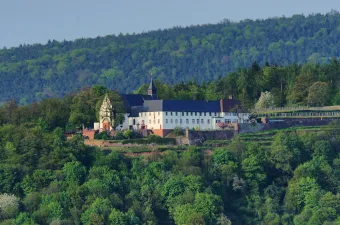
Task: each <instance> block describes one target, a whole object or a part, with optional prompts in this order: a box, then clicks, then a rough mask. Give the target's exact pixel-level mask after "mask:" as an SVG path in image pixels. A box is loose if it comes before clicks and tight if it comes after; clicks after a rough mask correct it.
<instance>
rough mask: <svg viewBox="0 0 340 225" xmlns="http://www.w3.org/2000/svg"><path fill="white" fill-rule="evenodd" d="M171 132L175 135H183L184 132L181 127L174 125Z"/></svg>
mask: <svg viewBox="0 0 340 225" xmlns="http://www.w3.org/2000/svg"><path fill="white" fill-rule="evenodd" d="M171 133H172V134H174V135H175V136H183V135H184V134H185V133H184V130H183V129H182V128H181V127H175V128H174V129H173V131H172V132H171Z"/></svg>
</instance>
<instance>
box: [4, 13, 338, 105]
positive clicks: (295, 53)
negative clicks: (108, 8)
mask: <svg viewBox="0 0 340 225" xmlns="http://www.w3.org/2000/svg"><path fill="white" fill-rule="evenodd" d="M339 39H340V14H339V13H338V12H336V11H332V12H330V13H327V14H325V15H322V14H313V15H309V16H304V15H294V16H292V17H290V18H286V17H280V18H270V19H265V20H243V21H240V22H232V21H229V20H223V21H221V22H220V23H218V24H208V25H200V26H190V27H175V28H172V29H166V30H157V31H152V32H147V33H141V34H126V35H122V34H120V35H118V36H115V35H108V36H105V37H97V38H93V39H90V38H88V39H78V40H75V41H63V42H57V41H48V43H47V44H46V45H41V44H34V45H21V46H19V47H16V48H11V49H2V50H0V80H1V83H0V88H1V90H2V91H1V93H0V103H4V102H6V101H8V100H11V99H12V100H16V101H17V102H18V103H20V104H25V103H31V102H36V101H39V100H41V99H43V98H46V97H61V96H64V95H65V94H67V93H70V92H72V91H77V90H78V89H81V88H82V87H84V86H92V85H94V84H99V85H104V86H106V87H108V88H110V89H113V90H116V91H119V92H132V91H134V90H135V89H137V88H138V87H139V86H140V85H142V84H145V83H147V82H148V80H149V76H150V74H152V75H153V76H154V77H155V78H156V79H159V80H160V81H161V82H164V83H166V84H171V85H174V84H178V83H181V82H187V81H191V80H195V81H196V82H198V83H202V82H208V81H211V80H216V79H217V78H220V77H224V76H226V75H227V73H228V72H234V71H237V69H239V68H247V67H249V66H250V65H251V64H252V62H254V61H256V62H257V63H258V64H259V65H261V66H264V65H265V64H266V63H268V64H269V65H275V64H276V65H278V66H286V65H289V64H292V63H297V64H301V63H305V62H312V63H314V64H323V63H326V62H329V61H330V60H331V58H332V57H335V58H338V57H339V56H340V43H339V42H338V40H339ZM292 72H293V71H292ZM293 75H294V73H293ZM249 85H250V83H249Z"/></svg>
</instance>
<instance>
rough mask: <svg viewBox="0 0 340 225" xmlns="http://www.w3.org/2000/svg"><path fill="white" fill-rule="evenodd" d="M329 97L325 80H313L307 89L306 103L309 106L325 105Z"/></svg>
mask: <svg viewBox="0 0 340 225" xmlns="http://www.w3.org/2000/svg"><path fill="white" fill-rule="evenodd" d="M328 99H329V95H328V84H327V83H325V82H320V81H318V82H315V83H314V84H313V85H312V86H311V87H310V88H309V89H308V97H307V103H308V105H310V106H324V105H327V103H328Z"/></svg>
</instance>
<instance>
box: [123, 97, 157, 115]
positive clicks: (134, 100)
mask: <svg viewBox="0 0 340 225" xmlns="http://www.w3.org/2000/svg"><path fill="white" fill-rule="evenodd" d="M121 97H122V100H123V105H124V108H125V111H126V112H128V113H130V112H131V109H132V108H134V107H136V106H143V103H144V101H145V100H152V99H155V98H153V97H152V96H150V95H139V94H136V95H134V94H127V95H125V94H122V95H121Z"/></svg>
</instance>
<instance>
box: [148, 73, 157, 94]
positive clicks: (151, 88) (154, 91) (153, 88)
mask: <svg viewBox="0 0 340 225" xmlns="http://www.w3.org/2000/svg"><path fill="white" fill-rule="evenodd" d="M148 95H150V96H151V97H153V98H157V89H156V86H155V83H154V82H153V80H152V77H151V81H150V85H149V88H148Z"/></svg>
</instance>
